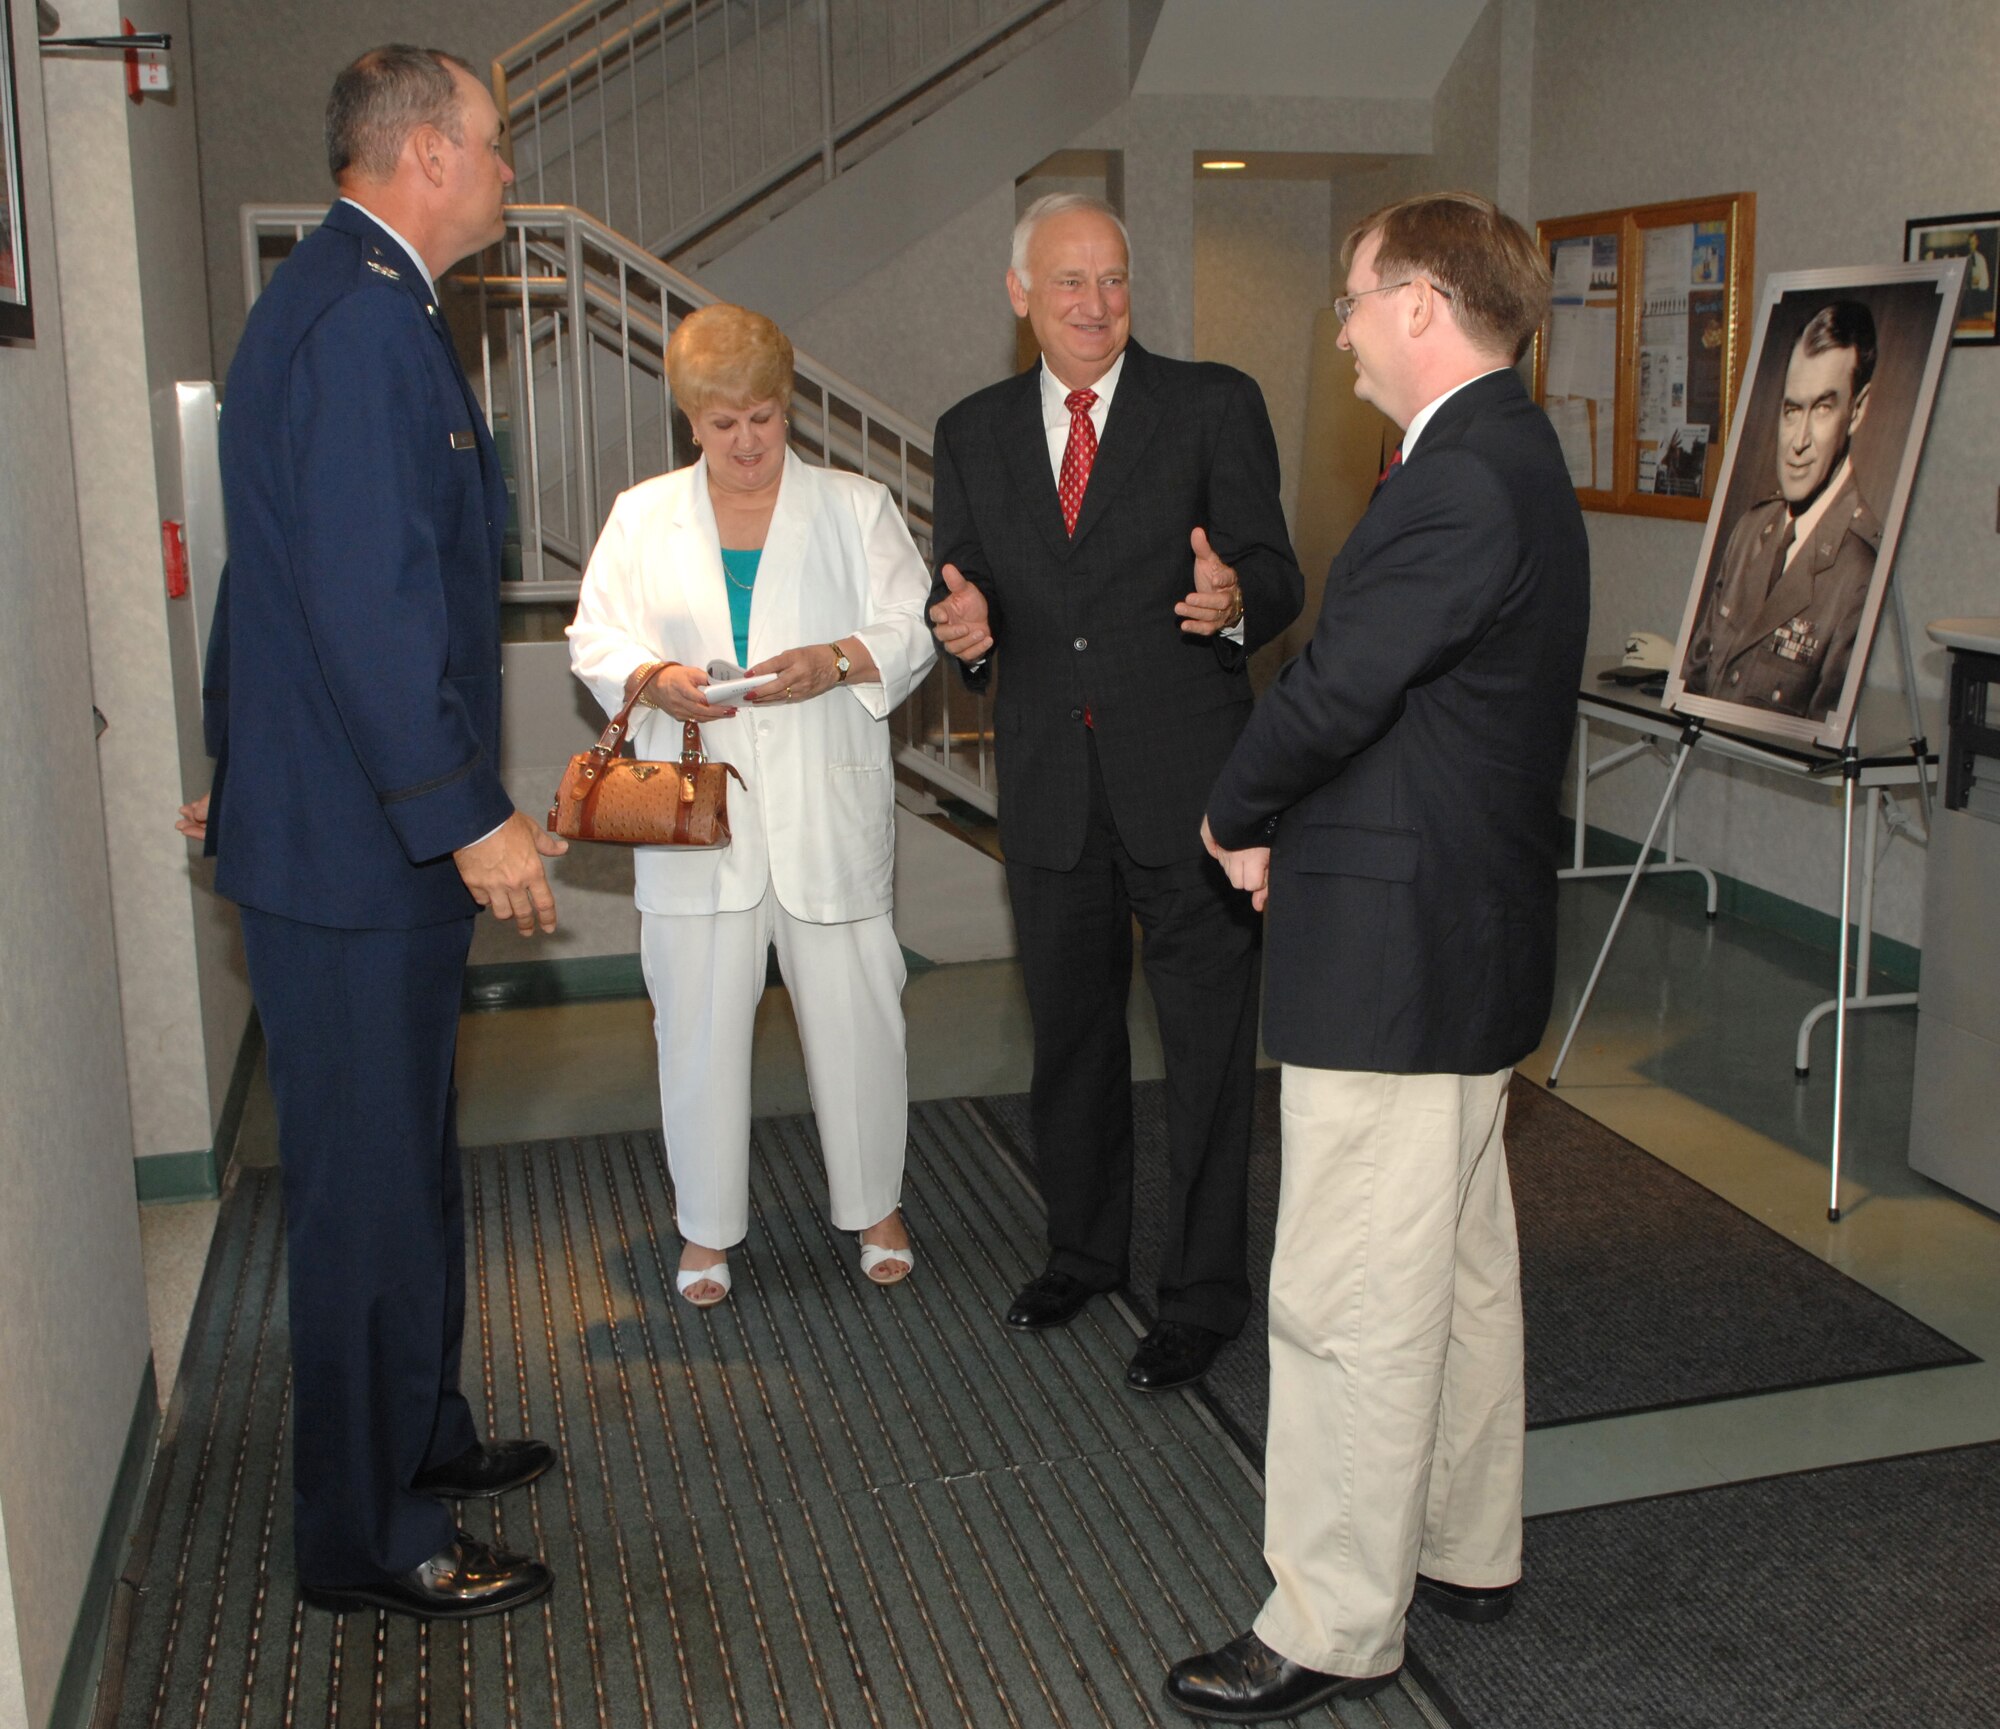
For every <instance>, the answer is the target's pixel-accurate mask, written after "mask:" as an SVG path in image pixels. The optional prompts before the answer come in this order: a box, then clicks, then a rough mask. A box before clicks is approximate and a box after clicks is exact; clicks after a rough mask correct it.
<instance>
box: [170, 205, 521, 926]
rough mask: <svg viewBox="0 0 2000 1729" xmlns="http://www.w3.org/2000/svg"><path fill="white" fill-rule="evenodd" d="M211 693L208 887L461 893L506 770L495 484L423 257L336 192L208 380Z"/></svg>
mask: <svg viewBox="0 0 2000 1729" xmlns="http://www.w3.org/2000/svg"><path fill="white" fill-rule="evenodd" d="M221 454H222V478H223V500H224V506H225V510H226V512H227V518H228V530H229V566H228V569H227V571H226V572H225V574H224V577H223V582H222V588H221V592H220V594H219V596H218V599H217V603H216V611H215V624H214V632H213V635H212V637H211V640H210V648H209V658H208V665H207V676H206V680H205V689H204V691H203V697H204V710H205V718H206V723H207V730H208V746H209V753H210V754H211V755H212V756H213V757H214V758H215V759H216V768H215V779H214V785H213V791H212V796H211V800H210V808H209V841H208V845H209V849H210V850H211V851H212V852H214V853H215V854H216V859H217V863H216V887H217V889H218V890H219V891H220V892H221V893H223V894H225V895H227V896H228V897H229V898H230V899H232V900H234V901H237V902H238V903H240V904H241V905H244V906H249V907H255V908H258V909H259V910H261V911H264V912H268V913H275V914H278V915H280V916H283V917H287V918H291V919H296V920H299V921H301V922H303V923H307V924H317V925H328V926H334V927H338V928H346V929H409V928H414V927H417V926H421V925H428V924H439V923H443V922H445V921H446V920H449V919H455V918H463V917H469V916H470V915H472V914H473V913H474V912H476V910H477V909H476V907H475V906H474V904H473V901H472V897H471V896H470V895H469V894H468V893H467V892H466V889H465V886H464V884H463V882H462V881H461V880H460V878H459V874H458V871H457V868H456V866H455V865H454V864H453V862H452V859H451V853H452V851H453V850H454V849H455V848H457V847H461V846H464V845H466V844H468V843H469V842H472V841H475V840H477V839H479V838H480V837H481V836H482V835H484V834H486V833H487V832H489V831H490V830H492V829H494V828H496V827H498V826H499V824H500V823H502V822H503V821H505V820H506V818H507V816H508V815H509V814H510V812H511V811H512V810H513V803H512V801H511V800H510V799H509V798H508V796H507V794H506V792H505V790H504V789H503V788H502V786H501V783H500V773H499V745H500V630H499V604H500V602H499V576H500V542H501V536H502V533H503V531H504V529H505V525H506V508H507V507H506V494H505V488H504V482H503V479H502V476H501V472H500V465H499V461H498V459H497V457H496V455H495V453H494V448H493V440H492V438H491V436H490V435H489V434H488V432H487V428H486V420H485V416H484V415H483V414H482V413H481V411H480V407H479V404H478V402H477V400H476V399H475V398H474V396H473V394H472V391H471V389H470V387H469V386H468V384H467V382H466V379H465V374H464V371H463V369H462V368H461V367H460V366H459V363H458V359H457V357H456V355H455V354H454V353H453V350H452V346H451V338H450V334H449V332H448V331H447V329H446V327H445V323H444V320H443V317H442V316H441V313H440V310H439V308H438V306H437V302H436V296H435V294H434V293H433V292H432V290H431V289H430V287H429V286H428V284H427V283H426V281H425V278H424V273H423V271H422V270H421V269H420V268H419V267H418V265H417V262H416V261H415V260H414V259H412V258H411V257H410V256H409V255H408V254H407V253H406V252H405V251H404V249H403V248H402V246H401V245H399V244H398V242H397V241H396V239H395V238H394V237H393V236H392V235H391V234H390V233H389V232H388V231H387V230H386V229H385V228H383V227H382V226H381V224H379V223H377V222H376V221H375V220H374V219H373V218H371V217H370V216H368V215H367V214H366V213H365V212H363V211H361V210H359V209H357V208H356V207H354V206H352V205H350V204H346V203H337V204H335V205H334V206H333V208H332V209H331V210H330V211H329V212H328V213H327V216H326V220H325V222H324V223H323V224H322V225H321V227H320V228H319V229H317V230H316V231H315V232H314V233H312V234H311V235H309V236H307V237H306V239H304V240H303V241H301V242H300V244H299V246H298V247H297V249H296V250H295V251H294V252H293V253H292V255H291V256H290V257H289V258H288V259H287V260H286V261H285V262H284V264H283V265H282V266H280V268H279V269H278V271H277V273H276V275H275V276H274V277H273V278H272V281H271V284H270V286H269V288H267V289H266V290H265V292H264V293H263V295H262V296H261V297H260V298H259V300H258V301H257V304H256V305H255V306H254V307H253V308H252V309H251V313H250V319H249V322H248V324H247V326H246V327H245V329H244V332H243V339H242V342H241V344H240V345H239V346H238V348H237V351H236V358H235V361H234V363H233V364H232V365H231V366H230V369H229V378H228V383H227V386H226V388H225V391H224V394H223V405H222V433H221Z"/></svg>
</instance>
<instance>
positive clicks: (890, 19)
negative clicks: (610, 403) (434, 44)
mask: <svg viewBox="0 0 2000 1729" xmlns="http://www.w3.org/2000/svg"><path fill="white" fill-rule="evenodd" d="M1066 3H1067V0H582V3H581V4H579V5H575V6H572V7H571V8H570V9H569V10H568V11H567V12H564V13H563V14H562V15H561V16H560V17H557V18H555V19H552V20H551V21H550V22H549V23H548V24H546V25H544V26H543V27H542V28H541V29H540V30H537V31H536V32H535V33H534V34H533V35H532V36H529V37H527V38H526V39H525V40H524V41H521V42H519V43H516V44H515V45H514V46H513V47H512V48H509V49H508V50H506V52H505V53H503V54H501V55H500V56H499V57H498V58H497V59H496V60H494V62H493V72H492V77H493V98H494V101H495V102H496V103H497V104H498V106H499V109H500V112H501V114H502V115H504V116H505V117H506V121H507V127H508V133H509V137H510V139H511V141H512V150H513V165H514V171H515V174H516V175H517V176H518V177H519V182H520V188H521V195H522V196H523V197H524V198H532V199H534V200H536V201H538V202H560V203H565V204H569V205H573V206H575V207H576V208H578V209H581V210H585V211H587V212H589V213H590V214H591V215H593V216H595V217H597V218H598V219H599V220H600V221H603V222H606V223H608V224H609V225H610V226H611V227H612V228H614V229H616V230H618V232H620V233H622V234H627V235H631V236H633V237H634V238H636V239H638V240H639V241H640V242H641V243H642V244H643V246H644V247H645V249H646V250H648V251H650V252H653V253H655V254H656V255H658V256H660V257H673V256H675V255H676V254H678V253H679V252H680V251H681V250H682V249H684V248H686V247H688V246H690V245H691V244H693V243H695V242H696V241H698V240H700V239H702V238H703V237H704V236H706V235H708V234H710V233H712V232H713V231H715V230H716V229H718V228H720V227H722V226H724V225H725V224H727V223H728V222H730V221H731V220H732V219H733V218H735V217H737V216H739V215H741V214H743V213H744V212H745V211H746V210H747V209H749V208H750V207H751V206H753V205H755V204H756V203H758V202H759V201H760V200H763V199H765V198H768V197H770V196H772V195H773V194H775V193H777V192H779V191H781V190H786V189H789V190H793V191H795V192H796V193H797V194H798V195H801V196H802V195H803V194H804V193H805V192H807V191H809V190H811V189H812V188H813V187H816V186H820V185H824V184H825V183H826V182H827V181H830V180H832V179H833V178H834V177H835V176H836V175H838V174H839V173H840V172H841V169H842V167H843V156H844V154H852V153H855V152H856V151H857V149H858V145H857V141H858V140H860V139H862V138H863V137H864V135H865V134H867V133H868V132H869V131H870V130H871V128H874V127H876V126H877V125H878V124H879V123H880V122H882V121H883V120H884V118H885V117H887V116H890V115H892V114H894V113H895V112H896V111H897V110H898V109H901V108H904V107H905V106H906V105H908V104H910V103H912V102H913V101H915V100H917V99H918V98H920V97H921V96H922V95H923V93H924V92H926V91H928V90H930V89H931V88H932V87H934V86H937V85H939V84H940V83H942V82H944V81H947V80H949V79H951V78H952V77H953V75H954V74H956V73H959V72H961V71H963V70H964V69H965V68H966V66H967V64H968V63H969V62H971V61H973V60H976V59H978V58H979V57H980V56H982V55H984V54H986V53H988V52H989V51H990V50H992V49H993V48H994V47H995V46H996V45H997V44H999V43H1000V42H1001V41H1002V40H1003V39H1004V38H1006V37H1008V36H1011V35H1013V34H1015V33H1017V32H1019V31H1020V30H1022V29H1023V27H1024V26H1027V25H1031V24H1033V23H1034V21H1035V20H1036V19H1038V18H1039V17H1040V16H1041V15H1043V14H1045V13H1050V12H1054V11H1056V10H1058V9H1059V8H1060V7H1062V6H1063V5H1065V4H1066Z"/></svg>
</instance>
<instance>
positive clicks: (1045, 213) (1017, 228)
mask: <svg viewBox="0 0 2000 1729" xmlns="http://www.w3.org/2000/svg"><path fill="white" fill-rule="evenodd" d="M1072 210H1094V211H1095V212H1096V213H1097V214H1098V215H1099V216H1102V217H1106V218H1108V219H1109V221H1110V223H1111V226H1112V227H1113V228H1115V229H1117V230H1118V240H1119V243H1120V244H1121V245H1122V246H1123V247H1124V248H1125V265H1126V269H1127V271H1128V272H1129V271H1130V269H1131V265H1132V236H1131V235H1129V234H1127V233H1126V232H1125V224H1124V222H1123V221H1122V220H1121V219H1120V217H1119V215H1118V212H1117V211H1115V210H1113V209H1112V208H1111V206H1110V205H1108V204H1106V203H1105V202H1104V200H1103V199H1101V198H1093V197H1091V195H1090V194H1089V193H1087V192H1047V193H1044V194H1043V195H1042V196H1041V197H1040V198H1037V199H1036V200H1035V201H1034V203H1032V204H1030V205H1029V206H1028V208H1027V209H1026V210H1024V211H1022V212H1021V219H1020V221H1018V222H1016V223H1015V224H1014V252H1013V256H1012V257H1011V258H1010V259H1009V260H1008V268H1009V269H1011V270H1012V271H1013V272H1014V274H1015V276H1016V277H1018V278H1019V279H1020V283H1021V286H1022V287H1023V288H1030V287H1032V286H1033V283H1032V282H1030V280H1029V278H1028V246H1029V243H1030V242H1031V241H1032V240H1033V239H1034V237H1035V230H1036V229H1037V228H1039V227H1041V225H1042V224H1043V223H1044V222H1046V221H1048V219H1049V218H1050V217H1051V216H1065V215H1067V214H1068V213H1069V212H1070V211H1072Z"/></svg>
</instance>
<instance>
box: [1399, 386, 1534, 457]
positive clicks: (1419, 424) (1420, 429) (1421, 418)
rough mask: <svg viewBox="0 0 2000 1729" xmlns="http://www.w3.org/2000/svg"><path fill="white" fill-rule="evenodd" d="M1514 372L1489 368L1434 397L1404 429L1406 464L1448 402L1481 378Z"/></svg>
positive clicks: (1403, 444)
mask: <svg viewBox="0 0 2000 1729" xmlns="http://www.w3.org/2000/svg"><path fill="white" fill-rule="evenodd" d="M1512 370H1513V368H1512V367H1508V366H1489V367H1488V368H1487V369H1486V370H1485V371H1484V372H1482V373H1479V374H1478V375H1477V376H1475V377H1472V378H1468V379H1467V380H1466V381H1465V384H1454V385H1453V386H1452V387H1451V388H1450V389H1449V390H1447V391H1446V392H1445V393H1444V395H1442V396H1434V397H1432V398H1431V399H1430V401H1428V402H1427V403H1425V404H1424V405H1423V407H1422V408H1420V409H1418V410H1417V412H1416V413H1415V414H1413V415H1411V416H1410V424H1409V425H1408V426H1406V427H1404V428H1403V443H1402V447H1401V448H1402V452H1403V460H1404V461H1405V462H1408V461H1409V460H1410V457H1411V455H1412V453H1413V452H1414V451H1415V450H1416V448H1417V440H1418V439H1419V438H1421V437H1423V435H1424V428H1425V427H1427V426H1428V425H1430V423H1431V416H1432V415H1434V414H1436V413H1437V411H1438V410H1439V409H1440V408H1442V407H1444V405H1445V404H1446V403H1447V402H1449V401H1450V400H1451V399H1452V398H1453V397H1454V396H1456V395H1457V394H1458V393H1459V392H1460V391H1461V390H1463V389H1464V388H1465V385H1466V384H1477V383H1478V382H1479V380H1480V379H1481V378H1491V377H1492V376H1493V374H1494V373H1496V372H1511V371H1512Z"/></svg>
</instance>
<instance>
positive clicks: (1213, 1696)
mask: <svg viewBox="0 0 2000 1729" xmlns="http://www.w3.org/2000/svg"><path fill="white" fill-rule="evenodd" d="M1397 1673H1398V1672H1397V1671H1395V1670H1391V1671H1390V1672H1389V1673H1388V1674H1387V1675H1364V1676H1360V1677H1350V1676H1346V1675H1323V1674H1321V1673H1320V1671H1319V1670H1317V1669H1307V1668H1304V1667H1302V1666H1301V1665H1299V1664H1297V1663H1294V1662H1293V1661H1292V1660H1291V1659H1290V1658H1289V1657H1280V1656H1279V1655H1278V1653H1277V1652H1275V1651H1273V1650H1272V1649H1271V1647H1270V1646H1268V1645H1266V1644H1265V1643H1264V1641H1263V1640H1261V1639H1260V1638H1258V1637H1257V1635H1256V1634H1255V1633H1242V1634H1239V1635H1237V1637H1236V1638H1234V1639H1232V1640H1230V1641H1229V1643H1228V1644H1227V1645H1225V1646H1223V1648H1222V1649H1221V1650H1220V1651H1210V1652H1207V1653H1205V1654H1204V1655H1202V1656H1200V1657H1188V1658H1185V1659H1184V1660H1182V1661H1181V1662H1179V1663H1176V1664H1175V1665H1174V1666H1173V1668H1172V1669H1170V1670H1169V1671H1168V1672H1167V1685H1166V1695H1167V1703H1168V1704H1170V1705H1178V1706H1179V1707H1180V1708H1181V1709H1182V1710H1183V1711H1185V1712H1187V1713H1188V1714H1189V1715H1190V1716H1193V1717H1207V1718H1209V1719H1211V1720H1212V1721H1214V1722H1217V1723H1271V1722H1275V1721H1278V1720H1280V1719H1282V1718H1286V1717H1296V1716H1297V1715H1298V1714H1299V1713H1300V1712H1301V1711H1310V1710H1311V1709H1312V1708H1313V1707H1314V1706H1315V1705H1324V1704H1325V1703H1326V1702H1327V1700H1329V1699H1365V1698H1367V1697H1368V1695H1369V1694H1371V1693H1379V1692H1381V1691H1382V1689H1383V1688H1384V1687H1386V1686H1388V1685H1389V1683H1390V1682H1391V1681H1393V1680H1395V1679H1396V1675H1397Z"/></svg>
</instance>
